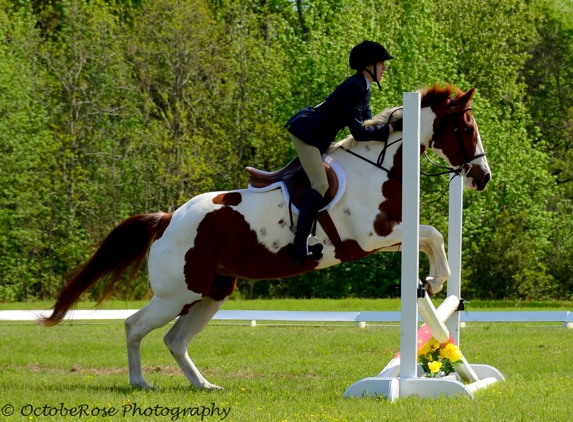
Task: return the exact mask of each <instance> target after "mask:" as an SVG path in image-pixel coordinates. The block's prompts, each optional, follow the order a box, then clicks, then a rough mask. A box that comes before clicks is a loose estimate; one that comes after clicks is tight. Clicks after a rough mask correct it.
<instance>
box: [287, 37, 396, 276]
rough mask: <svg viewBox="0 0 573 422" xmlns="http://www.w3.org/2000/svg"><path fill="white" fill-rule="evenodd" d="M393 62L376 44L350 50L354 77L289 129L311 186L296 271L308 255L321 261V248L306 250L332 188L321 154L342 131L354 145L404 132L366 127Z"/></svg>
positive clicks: (293, 119) (295, 246)
mask: <svg viewBox="0 0 573 422" xmlns="http://www.w3.org/2000/svg"><path fill="white" fill-rule="evenodd" d="M393 58H394V57H393V56H391V55H390V54H388V52H387V51H386V49H385V48H384V47H383V46H382V45H380V44H378V43H377V42H374V41H363V42H361V43H359V44H357V45H355V46H354V47H353V48H352V50H351V51H350V58H349V62H350V68H351V69H354V70H356V74H355V75H353V76H350V77H349V78H348V79H346V80H345V81H344V82H343V83H342V84H340V85H339V86H338V87H337V88H336V89H335V90H334V92H333V93H332V94H330V96H329V97H328V98H327V99H326V100H325V101H324V102H323V103H321V104H320V105H318V106H316V107H305V108H303V109H302V110H300V111H299V112H298V113H296V114H295V115H294V116H293V117H291V119H290V120H289V121H288V122H287V123H286V125H285V126H286V127H288V131H289V132H290V136H291V139H292V141H293V143H294V147H295V149H296V152H297V154H298V156H299V158H300V162H301V164H302V167H303V169H304V171H305V173H306V175H307V176H308V178H309V180H310V183H311V188H310V189H309V191H308V193H307V194H306V197H305V199H304V202H303V204H302V206H301V209H300V213H299V217H298V223H297V228H296V235H295V238H294V243H293V248H292V251H291V261H292V264H293V265H295V266H298V265H303V264H304V263H305V261H306V258H307V256H309V257H311V258H313V259H316V260H318V259H320V258H322V245H321V244H320V243H319V244H316V245H312V246H307V242H308V237H309V234H310V231H311V229H312V225H313V223H314V221H315V220H316V217H317V214H318V211H319V208H320V205H321V203H322V200H323V197H324V194H325V193H326V191H327V189H328V181H327V178H326V171H325V169H324V166H323V165H322V154H323V153H324V152H325V151H326V150H327V149H328V147H329V146H330V143H331V142H332V141H334V139H335V137H336V135H337V134H338V132H339V131H340V130H341V129H343V128H344V127H348V128H349V129H350V133H351V134H352V136H353V137H354V139H355V140H356V141H381V142H385V141H387V140H388V136H389V135H390V133H392V132H393V131H395V130H397V131H401V130H402V120H399V121H397V122H394V123H391V124H387V125H380V126H368V127H367V126H364V121H365V120H368V119H371V118H372V112H371V110H370V96H371V90H370V88H371V86H372V83H373V82H376V83H377V84H378V88H379V89H381V88H380V79H381V78H382V75H383V74H384V71H385V70H386V64H385V62H386V60H390V59H393ZM307 248H308V252H307Z"/></svg>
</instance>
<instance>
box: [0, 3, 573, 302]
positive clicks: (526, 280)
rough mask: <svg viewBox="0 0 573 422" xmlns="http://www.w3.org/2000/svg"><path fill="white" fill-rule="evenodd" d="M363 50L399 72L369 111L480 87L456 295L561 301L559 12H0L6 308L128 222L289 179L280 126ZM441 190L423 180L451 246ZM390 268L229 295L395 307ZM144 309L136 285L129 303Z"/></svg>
mask: <svg viewBox="0 0 573 422" xmlns="http://www.w3.org/2000/svg"><path fill="white" fill-rule="evenodd" d="M363 39H373V40H376V41H378V42H380V43H382V44H383V45H385V46H386V47H387V48H388V50H389V51H390V53H391V54H393V55H394V56H395V57H396V58H395V59H394V60H392V61H391V62H389V67H388V71H387V72H386V74H385V76H384V80H383V83H382V92H378V90H377V89H375V90H374V91H375V92H374V93H373V96H372V101H371V105H372V109H373V111H374V112H378V111H380V110H382V109H384V108H386V107H389V106H395V105H399V104H401V101H402V93H403V92H404V91H412V90H415V89H417V88H420V87H423V86H428V85H431V84H434V83H439V84H444V83H451V84H454V85H457V86H459V87H460V88H461V89H462V90H464V91H465V90H467V89H468V88H470V87H475V88H476V89H477V93H476V96H475V97H474V107H473V114H474V116H475V118H476V120H477V122H478V125H479V129H480V133H481V136H482V139H483V142H484V145H485V149H486V151H487V153H488V161H489V163H490V166H491V168H492V171H493V180H492V182H491V183H490V185H489V186H488V189H487V190H486V191H485V192H483V193H474V192H469V191H467V190H466V191H465V197H464V209H465V214H464V228H463V242H464V243H463V244H464V251H463V254H464V260H463V290H464V298H483V299H525V300H533V299H536V300H537V299H571V298H573V279H572V278H571V273H572V269H573V233H572V232H571V230H570V228H571V227H572V226H573V224H572V223H573V212H572V209H573V182H572V181H573V160H572V155H573V150H572V147H573V77H572V76H573V2H572V1H571V0H505V1H503V2H500V1H499V0H411V1H409V0H402V1H396V0H376V1H371V0H312V1H310V0H154V1H143V0H141V1H138V0H132V1H129V0H123V1H122V0H107V1H104V0H91V1H87V0H83V1H82V0H51V1H50V0H48V1H40V0H33V1H26V0H0V302H1V301H23V300H34V299H49V298H52V297H53V296H54V295H55V294H56V293H57V291H58V290H59V288H60V287H61V285H62V283H63V282H64V280H65V277H66V274H68V273H69V272H70V271H71V270H73V268H75V267H76V266H77V265H78V264H79V263H81V262H82V261H84V260H85V259H86V258H87V257H88V256H89V255H90V254H91V253H92V252H93V245H94V244H96V243H97V242H98V241H100V240H101V239H102V238H103V237H104V236H105V235H106V234H107V233H108V232H109V230H110V229H111V228H112V227H114V226H115V225H117V224H118V223H119V222H120V221H121V220H122V219H124V218H126V217H128V216H130V215H134V214H139V213H146V212H155V211H158V210H162V211H174V210H175V209H176V208H177V207H179V206H180V205H182V204H183V203H185V202H186V201H187V200H189V199H190V198H191V197H193V196H195V195H197V194H200V193H202V192H206V191H213V190H230V189H236V188H243V187H246V185H247V177H246V174H245V172H244V170H243V169H244V167H245V166H247V165H252V166H255V167H258V168H261V169H266V170H274V169H278V168H279V167H281V166H282V165H284V164H286V163H287V162H288V161H289V160H290V159H292V158H293V157H294V156H295V152H294V149H293V148H292V146H291V142H290V140H289V137H288V135H287V133H286V130H285V129H284V128H283V124H284V122H285V121H286V120H287V119H288V118H289V117H290V116H291V115H292V114H293V113H294V112H296V111H297V110H298V109H300V108H302V107H303V106H306V105H309V104H310V105H314V104H318V103H320V102H322V101H323V100H324V98H325V97H326V96H327V95H328V94H329V93H330V92H331V91H332V90H333V89H334V88H335V87H336V86H337V85H338V84H339V83H340V82H342V81H343V80H344V79H345V78H346V77H347V76H350V75H351V70H350V69H349V66H348V60H347V57H348V53H349V51H350V49H351V47H352V46H353V45H354V44H356V43H358V42H360V41H362V40H363ZM342 135H343V134H341V136H342ZM447 185H448V180H447V177H446V176H444V177H442V178H431V179H428V178H424V179H423V180H422V188H423V190H424V194H423V198H422V219H423V222H424V223H427V224H432V225H434V226H436V227H437V228H438V229H439V230H440V231H442V232H443V233H444V234H447V200H446V199H442V200H441V201H436V199H437V198H439V197H440V196H441V195H442V194H443V193H444V191H445V190H446V189H447ZM446 198H447V196H446ZM422 264H423V267H424V266H427V263H426V262H423V263H422ZM399 267H400V257H399V254H397V253H389V254H376V255H374V256H371V257H368V258H365V259H363V260H361V261H358V262H352V263H347V264H345V265H340V266H336V267H332V268H329V269H325V270H322V271H318V272H315V273H311V274H307V275H305V276H300V277H294V278H291V279H284V280H267V281H259V282H256V283H255V282H252V281H248V280H240V282H239V288H238V291H237V293H235V294H236V295H240V296H241V297H245V298H251V297H271V298H278V297H296V298H309V297H328V298H341V297H388V296H393V295H395V294H397V286H399V283H400V279H399V277H400V268H399ZM95 293H96V294H97V289H96V292H95ZM149 295H150V291H149V287H148V281H147V276H146V274H145V272H144V271H141V273H140V275H139V277H138V279H137V280H136V282H135V283H134V285H132V288H131V290H130V292H129V297H130V298H134V299H139V298H145V297H148V296H149Z"/></svg>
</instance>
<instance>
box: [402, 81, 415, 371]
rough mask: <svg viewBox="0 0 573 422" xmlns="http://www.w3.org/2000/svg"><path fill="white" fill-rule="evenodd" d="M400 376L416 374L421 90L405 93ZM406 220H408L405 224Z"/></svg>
mask: <svg viewBox="0 0 573 422" xmlns="http://www.w3.org/2000/svg"><path fill="white" fill-rule="evenodd" d="M404 122H405V124H404V140H403V142H402V154H403V155H402V163H403V164H402V165H403V171H402V222H403V224H402V286H401V295H402V302H401V303H402V305H401V323H400V379H401V380H403V379H407V378H416V371H417V365H418V363H417V358H418V356H417V350H418V295H417V292H418V276H419V273H418V272H419V250H418V248H419V238H420V93H419V92H405V93H404ZM404 222H407V224H404Z"/></svg>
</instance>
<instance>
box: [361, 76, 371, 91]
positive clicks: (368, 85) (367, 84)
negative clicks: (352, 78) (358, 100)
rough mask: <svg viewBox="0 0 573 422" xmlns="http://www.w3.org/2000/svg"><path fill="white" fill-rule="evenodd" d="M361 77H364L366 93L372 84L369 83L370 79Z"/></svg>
mask: <svg viewBox="0 0 573 422" xmlns="http://www.w3.org/2000/svg"><path fill="white" fill-rule="evenodd" d="M362 76H364V79H366V90H367V91H368V90H369V89H370V88H371V87H372V82H370V79H368V78H367V77H366V75H362Z"/></svg>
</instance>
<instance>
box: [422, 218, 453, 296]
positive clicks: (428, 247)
mask: <svg viewBox="0 0 573 422" xmlns="http://www.w3.org/2000/svg"><path fill="white" fill-rule="evenodd" d="M420 250H421V251H423V252H425V253H426V255H428V259H429V261H430V274H429V275H428V277H426V283H427V284H426V290H427V291H428V293H429V294H430V295H433V294H436V293H438V292H440V291H441V290H442V287H443V284H444V283H445V282H446V280H447V279H448V278H449V277H450V275H451V272H450V266H449V264H448V259H447V257H446V251H445V250H444V237H443V236H442V234H441V233H440V232H439V231H438V230H437V229H436V228H434V227H432V226H420Z"/></svg>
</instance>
